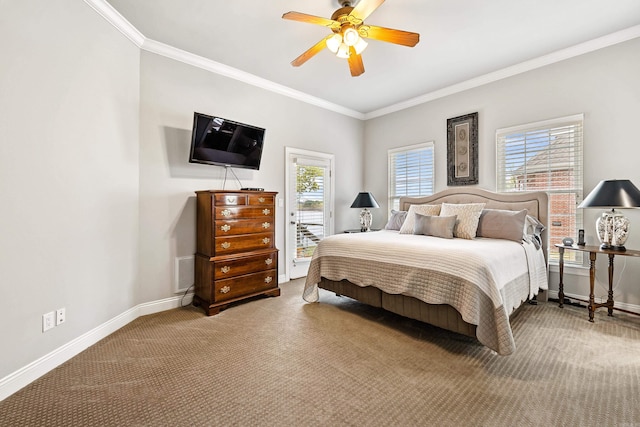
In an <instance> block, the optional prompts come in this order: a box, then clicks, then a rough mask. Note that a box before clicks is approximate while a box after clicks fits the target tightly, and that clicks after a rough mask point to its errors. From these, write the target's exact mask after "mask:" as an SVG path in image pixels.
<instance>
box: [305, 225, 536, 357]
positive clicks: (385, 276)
mask: <svg viewBox="0 0 640 427" xmlns="http://www.w3.org/2000/svg"><path fill="white" fill-rule="evenodd" d="M321 277H325V278H327V279H330V280H335V281H340V280H344V279H346V280H348V281H350V282H351V283H354V284H356V285H358V286H362V287H364V286H374V287H376V288H379V289H380V290H382V291H384V292H386V293H388V294H402V295H407V296H410V297H414V298H416V299H419V300H421V301H423V302H426V303H429V304H449V305H451V306H453V307H454V308H455V309H456V310H458V312H460V314H461V315H462V318H463V319H464V321H466V322H467V323H471V324H474V325H477V329H476V335H477V338H478V341H480V342H481V343H482V344H484V345H485V346H487V347H489V348H491V349H492V350H494V351H496V352H497V353H498V354H501V355H508V354H511V353H513V352H514V351H515V341H514V339H513V334H512V331H511V326H510V323H509V314H510V313H511V312H512V311H513V310H515V309H516V308H517V307H519V306H520V304H522V302H523V301H525V300H526V299H527V298H530V297H532V296H533V295H535V294H537V292H538V289H547V288H548V284H547V272H546V263H545V260H544V255H543V254H542V251H541V250H537V249H536V248H535V246H534V245H533V244H531V243H528V242H525V243H522V244H520V243H516V242H512V241H507V240H501V239H485V238H476V239H473V240H467V239H442V238H437V237H431V236H422V235H412V234H398V232H396V231H388V230H382V231H377V232H371V233H358V234H337V235H333V236H329V237H327V238H325V239H324V240H322V241H321V242H320V243H319V244H318V247H317V248H316V250H315V252H314V255H313V258H312V260H311V265H310V267H309V273H308V275H307V278H306V282H305V288H304V292H303V298H304V300H305V301H307V302H317V301H318V298H319V293H318V286H317V284H318V283H319V282H320V279H321Z"/></svg>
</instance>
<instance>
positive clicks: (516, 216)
mask: <svg viewBox="0 0 640 427" xmlns="http://www.w3.org/2000/svg"><path fill="white" fill-rule="evenodd" d="M526 216H527V210H526V209H523V210H521V211H509V210H502V209H483V210H482V213H481V214H480V221H479V222H478V231H477V232H476V235H477V236H478V237H490V238H492V239H506V240H513V241H514V242H518V243H520V242H522V236H523V232H522V231H523V230H524V227H525V217H526Z"/></svg>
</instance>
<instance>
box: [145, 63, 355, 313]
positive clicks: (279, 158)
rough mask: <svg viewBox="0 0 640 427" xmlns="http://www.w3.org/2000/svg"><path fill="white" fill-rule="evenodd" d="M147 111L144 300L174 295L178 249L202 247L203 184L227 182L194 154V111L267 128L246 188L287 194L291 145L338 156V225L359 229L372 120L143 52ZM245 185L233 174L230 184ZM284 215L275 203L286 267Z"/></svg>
mask: <svg viewBox="0 0 640 427" xmlns="http://www.w3.org/2000/svg"><path fill="white" fill-rule="evenodd" d="M140 111H141V113H140V285H141V292H140V293H139V294H138V301H139V302H145V301H153V300H157V299H160V298H166V297H168V296H171V295H173V289H174V285H173V277H174V264H173V262H174V261H173V260H174V258H175V257H180V256H188V255H193V254H194V252H195V248H196V245H195V232H196V228H195V224H196V223H195V193H194V191H196V190H207V189H222V187H223V178H224V174H225V170H224V168H223V167H219V166H210V165H201V164H191V163H189V162H188V157H189V146H190V142H191V126H192V124H193V112H194V111H197V112H200V113H205V114H210V115H218V116H221V117H225V118H227V119H230V120H235V121H239V122H243V123H248V124H251V125H255V126H259V127H263V128H265V129H266V133H265V143H264V151H263V157H262V162H261V166H260V170H259V171H254V170H248V169H239V168H234V171H235V173H236V175H237V176H238V178H239V179H240V181H241V183H242V186H243V187H261V188H264V189H265V190H268V191H277V192H278V193H279V194H278V197H281V198H284V197H285V194H284V191H285V147H287V146H288V147H295V148H301V149H305V150H313V151H319V152H323V153H332V154H335V155H336V183H337V185H336V197H335V199H336V207H337V208H336V230H342V229H345V228H353V227H355V226H356V225H357V223H358V217H357V213H356V212H353V210H351V209H349V206H350V204H351V202H352V201H353V198H355V195H356V194H357V193H358V191H361V184H362V180H363V168H362V157H361V156H362V154H361V153H362V140H363V129H364V124H363V123H362V122H361V121H359V120H357V119H353V118H349V117H345V116H343V115H340V114H337V113H333V112H330V111H327V110H324V109H321V108H318V107H314V106H311V105H309V104H305V103H302V102H300V101H296V100H293V99H291V98H288V97H284V96H281V95H277V94H275V93H273V92H269V91H266V90H262V89H258V88H256V87H254V86H250V85H247V84H245V83H241V82H239V81H236V80H233V79H229V78H226V77H222V76H219V75H216V74H213V73H211V72H208V71H205V70H202V69H199V68H195V67H192V66H189V65H185V64H183V63H181V62H177V61H174V60H171V59H167V58H165V57H162V56H158V55H155V54H152V53H147V52H144V53H143V54H142V62H141V110H140ZM240 187H241V185H240V184H238V183H237V182H236V180H235V178H234V177H233V176H232V175H231V174H229V175H228V179H227V182H226V187H225V188H226V189H231V190H234V189H239V188H240ZM285 226H286V221H285V216H284V209H283V208H279V207H277V208H276V227H277V228H276V247H277V248H278V249H280V257H279V268H280V270H279V273H280V274H281V275H282V274H284V271H285V270H284V261H285V258H286V257H285V253H284V250H285V241H284V240H285V239H284V236H285Z"/></svg>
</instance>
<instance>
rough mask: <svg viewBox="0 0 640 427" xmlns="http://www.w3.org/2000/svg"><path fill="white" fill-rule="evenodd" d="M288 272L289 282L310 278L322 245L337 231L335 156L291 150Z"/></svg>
mask: <svg viewBox="0 0 640 427" xmlns="http://www.w3.org/2000/svg"><path fill="white" fill-rule="evenodd" d="M287 164H288V172H289V173H288V178H287V182H288V189H287V202H288V203H287V205H288V206H287V212H288V214H287V219H288V224H287V228H288V230H287V231H288V233H287V234H288V236H287V270H288V275H289V279H296V278H299V277H304V276H306V275H307V271H308V269H309V263H310V262H311V257H312V256H313V252H314V250H315V248H316V246H317V245H318V243H319V242H320V241H321V240H322V239H323V238H324V237H325V236H328V235H329V234H331V233H332V231H333V217H332V216H333V215H332V214H333V212H332V206H333V202H332V191H331V189H332V171H331V169H332V167H333V156H332V155H327V154H324V153H315V152H309V151H303V150H295V149H289V148H288V149H287Z"/></svg>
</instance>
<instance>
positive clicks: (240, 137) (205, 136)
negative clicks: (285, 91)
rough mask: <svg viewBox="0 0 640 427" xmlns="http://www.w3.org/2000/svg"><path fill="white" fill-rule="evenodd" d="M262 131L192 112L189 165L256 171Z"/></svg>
mask: <svg viewBox="0 0 640 427" xmlns="http://www.w3.org/2000/svg"><path fill="white" fill-rule="evenodd" d="M264 133H265V130H264V129H263V128H259V127H256V126H251V125H247V124H244V123H238V122H234V121H232V120H227V119H223V118H222V117H215V116H208V115H206V114H202V113H193V130H192V132H191V152H190V153H189V162H190V163H205V164H209V165H218V166H233V167H239V168H247V169H256V170H257V169H260V160H261V158H262V146H263V143H264Z"/></svg>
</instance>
